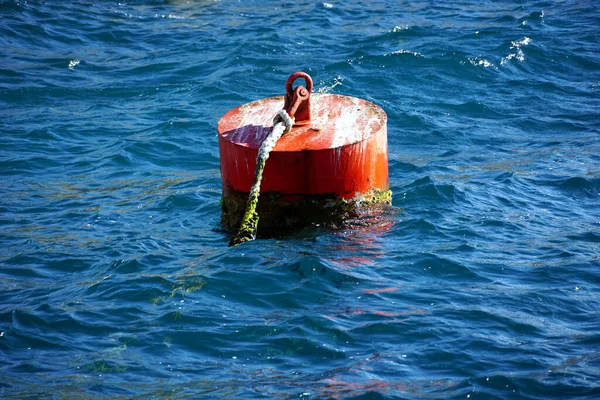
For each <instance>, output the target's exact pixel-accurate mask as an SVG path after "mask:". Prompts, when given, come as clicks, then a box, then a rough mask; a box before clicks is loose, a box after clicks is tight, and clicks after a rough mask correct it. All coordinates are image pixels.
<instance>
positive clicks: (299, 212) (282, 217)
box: [221, 189, 392, 244]
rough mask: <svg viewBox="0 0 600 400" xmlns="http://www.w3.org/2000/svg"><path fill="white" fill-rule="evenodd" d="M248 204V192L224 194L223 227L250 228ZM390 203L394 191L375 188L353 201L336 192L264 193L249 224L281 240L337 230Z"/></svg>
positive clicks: (253, 232)
mask: <svg viewBox="0 0 600 400" xmlns="http://www.w3.org/2000/svg"><path fill="white" fill-rule="evenodd" d="M247 201H248V194H247V193H243V192H238V191H227V192H226V193H224V195H223V198H222V199H221V206H222V213H221V224H222V226H223V227H224V228H225V229H227V230H229V231H232V232H233V231H236V230H237V227H239V226H240V225H242V226H250V225H249V224H248V221H246V218H247V217H248V215H249V214H248V213H245V206H246V203H247ZM254 203H255V204H254ZM391 204H392V192H391V190H379V189H372V190H370V191H368V192H366V193H363V194H359V195H357V196H355V197H354V198H351V199H344V198H341V197H339V196H337V195H336V194H334V193H328V194H319V195H314V194H311V195H285V194H281V193H277V192H265V193H261V196H260V199H256V201H253V214H252V215H253V216H255V217H254V220H253V221H250V222H252V223H256V226H255V227H254V226H251V228H250V229H252V231H250V232H249V233H251V234H254V235H256V234H257V233H258V234H259V235H260V236H261V237H280V236H283V235H285V234H288V233H291V232H294V231H297V230H301V229H304V228H306V227H310V226H323V227H331V228H334V229H335V228H339V227H343V226H345V225H346V224H347V222H348V221H350V220H352V219H355V218H358V217H360V216H361V215H364V214H372V213H379V212H383V210H384V209H385V207H387V206H389V205H391ZM259 216H260V218H259ZM253 238H255V236H254V237H253ZM234 240H236V239H235V238H232V239H231V241H232V242H233V241H234ZM249 240H252V239H249ZM246 241H247V240H246ZM239 243H243V242H239ZM239 243H236V244H239Z"/></svg>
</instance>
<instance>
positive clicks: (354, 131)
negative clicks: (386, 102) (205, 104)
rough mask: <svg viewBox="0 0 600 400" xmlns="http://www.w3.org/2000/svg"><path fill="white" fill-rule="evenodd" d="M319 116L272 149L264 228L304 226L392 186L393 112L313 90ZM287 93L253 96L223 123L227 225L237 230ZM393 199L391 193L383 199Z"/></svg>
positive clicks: (262, 197) (265, 179) (265, 230)
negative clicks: (389, 142)
mask: <svg viewBox="0 0 600 400" xmlns="http://www.w3.org/2000/svg"><path fill="white" fill-rule="evenodd" d="M311 101H312V105H311V108H312V117H311V119H310V121H309V122H308V123H304V124H303V125H300V126H294V127H293V128H292V129H291V131H290V132H288V133H287V134H285V135H283V136H282V137H281V139H279V141H278V142H277V144H276V145H275V147H274V149H273V151H272V152H271V153H270V156H269V159H268V161H267V163H266V167H265V169H264V173H263V180H262V183H261V186H260V187H261V194H260V199H259V206H258V210H259V213H258V214H259V217H260V220H259V225H258V226H259V232H261V233H266V234H268V233H269V232H270V231H273V230H274V228H275V230H278V229H276V228H285V227H288V226H289V227H291V226H297V225H302V222H307V221H313V222H314V219H315V217H316V218H319V216H320V215H323V214H325V215H326V214H327V213H330V212H331V211H333V208H334V207H333V206H335V205H336V204H338V203H340V202H341V203H344V204H348V201H352V199H361V200H364V201H366V202H369V201H373V200H375V201H376V200H377V196H380V197H381V196H382V194H385V193H387V192H388V190H389V182H388V154H387V116H386V114H385V112H384V111H383V110H382V109H381V108H380V107H378V106H376V105H375V104H373V103H371V102H368V101H366V100H362V99H358V98H354V97H348V96H341V95H335V94H313V95H312V97H311ZM283 105H284V99H283V97H270V98H267V99H262V100H257V101H253V102H251V103H248V104H245V105H242V106H240V107H237V108H235V109H233V110H231V111H229V112H228V113H226V114H225V115H224V116H223V117H222V118H221V120H220V121H219V123H218V137H219V150H220V162H221V178H222V183H223V202H222V204H223V215H222V221H223V224H224V225H225V227H227V228H229V229H236V228H237V226H238V225H239V222H240V220H241V218H242V214H243V212H244V205H245V199H246V198H247V195H248V192H249V190H250V187H251V186H252V183H253V179H254V172H255V168H256V156H257V153H258V149H259V147H260V145H261V143H262V141H263V140H264V138H265V137H266V136H267V135H268V134H269V132H270V130H271V129H272V126H273V117H274V116H275V115H276V114H277V113H278V111H279V110H281V109H282V108H283ZM383 197H385V198H386V199H387V201H388V202H389V196H383Z"/></svg>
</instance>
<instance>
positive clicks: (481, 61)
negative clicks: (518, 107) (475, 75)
mask: <svg viewBox="0 0 600 400" xmlns="http://www.w3.org/2000/svg"><path fill="white" fill-rule="evenodd" d="M469 62H470V63H471V64H472V65H474V66H476V67H478V66H479V67H483V68H489V67H493V66H494V64H492V63H491V62H489V61H488V60H486V59H485V58H479V57H475V58H469Z"/></svg>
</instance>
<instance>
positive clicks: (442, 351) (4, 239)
mask: <svg viewBox="0 0 600 400" xmlns="http://www.w3.org/2000/svg"><path fill="white" fill-rule="evenodd" d="M599 28H600V5H599V3H598V2H595V1H561V2H558V1H537V0H525V1H519V2H512V1H450V2H434V1H422V0H421V1H419V0H417V1H410V2H409V1H394V0H374V1H335V0H328V2H322V1H312V0H299V1H293V2H279V1H271V0H263V1H252V0H249V1H234V0H222V1H214V0H205V1H201V0H198V1H166V0H164V1H124V0H123V1H121V2H116V1H95V2H94V0H81V1H72V2H43V1H37V0H27V1H24V0H19V1H6V0H0V139H1V140H2V145H1V146H0V177H1V181H0V199H1V200H0V376H1V378H0V397H1V398H7V399H11V398H59V399H63V398H64V399H67V398H69V399H71V398H85V399H88V398H172V399H182V398H218V397H225V398H301V399H310V398H314V399H323V398H363V399H371V398H373V399H383V398H386V399H388V398H389V399H394V398H398V399H399V398H407V399H417V398H440V399H447V398H456V399H467V398H468V399H517V398H518V399H550V398H557V399H565V398H582V399H587V398H600V99H599V94H598V85H600V45H599V43H600V29H599ZM297 70H302V71H305V72H308V73H309V74H311V75H312V77H313V79H314V81H315V90H316V91H318V92H322V93H337V94H344V95H349V96H354V97H359V98H363V99H366V100H369V101H372V102H374V103H376V104H378V105H380V106H381V107H382V108H383V109H384V110H385V111H386V112H387V115H388V141H389V167H390V185H391V189H392V190H393V193H394V198H393V206H394V210H392V211H390V212H389V213H387V214H385V215H382V216H381V218H379V219H377V220H376V221H374V222H373V221H371V224H367V225H364V226H363V225H361V224H356V225H355V226H353V227H349V228H346V229H340V230H327V229H322V228H321V229H316V230H307V231H303V232H301V233H296V234H291V235H289V236H287V237H283V238H279V239H260V240H257V241H254V242H250V243H245V244H243V245H240V246H237V247H233V248H229V247H227V243H228V239H229V234H228V233H227V232H224V231H223V230H222V229H220V227H219V217H220V204H219V200H220V196H221V180H220V174H219V151H218V144H217V137H216V125H217V121H218V120H219V118H220V117H221V116H222V115H223V114H224V113H225V112H227V111H228V110H230V109H232V108H234V107H237V106H239V105H241V104H244V103H247V102H249V101H252V100H256V99H260V98H265V97H270V96H274V95H280V94H282V93H283V87H284V82H285V79H286V78H287V77H288V76H289V74H291V73H292V72H294V71H297Z"/></svg>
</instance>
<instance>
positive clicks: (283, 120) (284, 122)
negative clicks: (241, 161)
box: [229, 110, 294, 246]
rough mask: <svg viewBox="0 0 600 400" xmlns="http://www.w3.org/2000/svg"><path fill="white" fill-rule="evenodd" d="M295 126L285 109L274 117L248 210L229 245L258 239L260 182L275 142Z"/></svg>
mask: <svg viewBox="0 0 600 400" xmlns="http://www.w3.org/2000/svg"><path fill="white" fill-rule="evenodd" d="M292 126H294V118H293V117H290V116H289V115H288V113H287V112H286V111H285V110H281V111H279V113H277V115H276V116H275V118H273V129H272V130H271V132H270V133H269V134H268V135H267V137H266V138H265V140H263V142H262V144H261V145H260V148H259V149H258V155H257V156H256V171H254V183H253V184H252V188H250V194H249V195H248V202H247V203H246V212H245V213H244V217H243V218H242V224H241V225H240V229H239V230H238V233H237V235H235V236H234V237H232V238H231V240H230V241H229V246H236V245H238V244H240V243H244V242H249V241H251V240H254V239H256V231H257V228H258V213H257V212H256V206H257V204H258V196H259V195H260V182H261V181H262V175H263V170H264V169H265V164H266V162H267V159H268V158H269V153H271V150H273V147H275V144H276V143H277V141H278V140H279V138H280V137H281V136H283V135H284V134H286V133H288V132H289V131H290V129H292Z"/></svg>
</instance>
